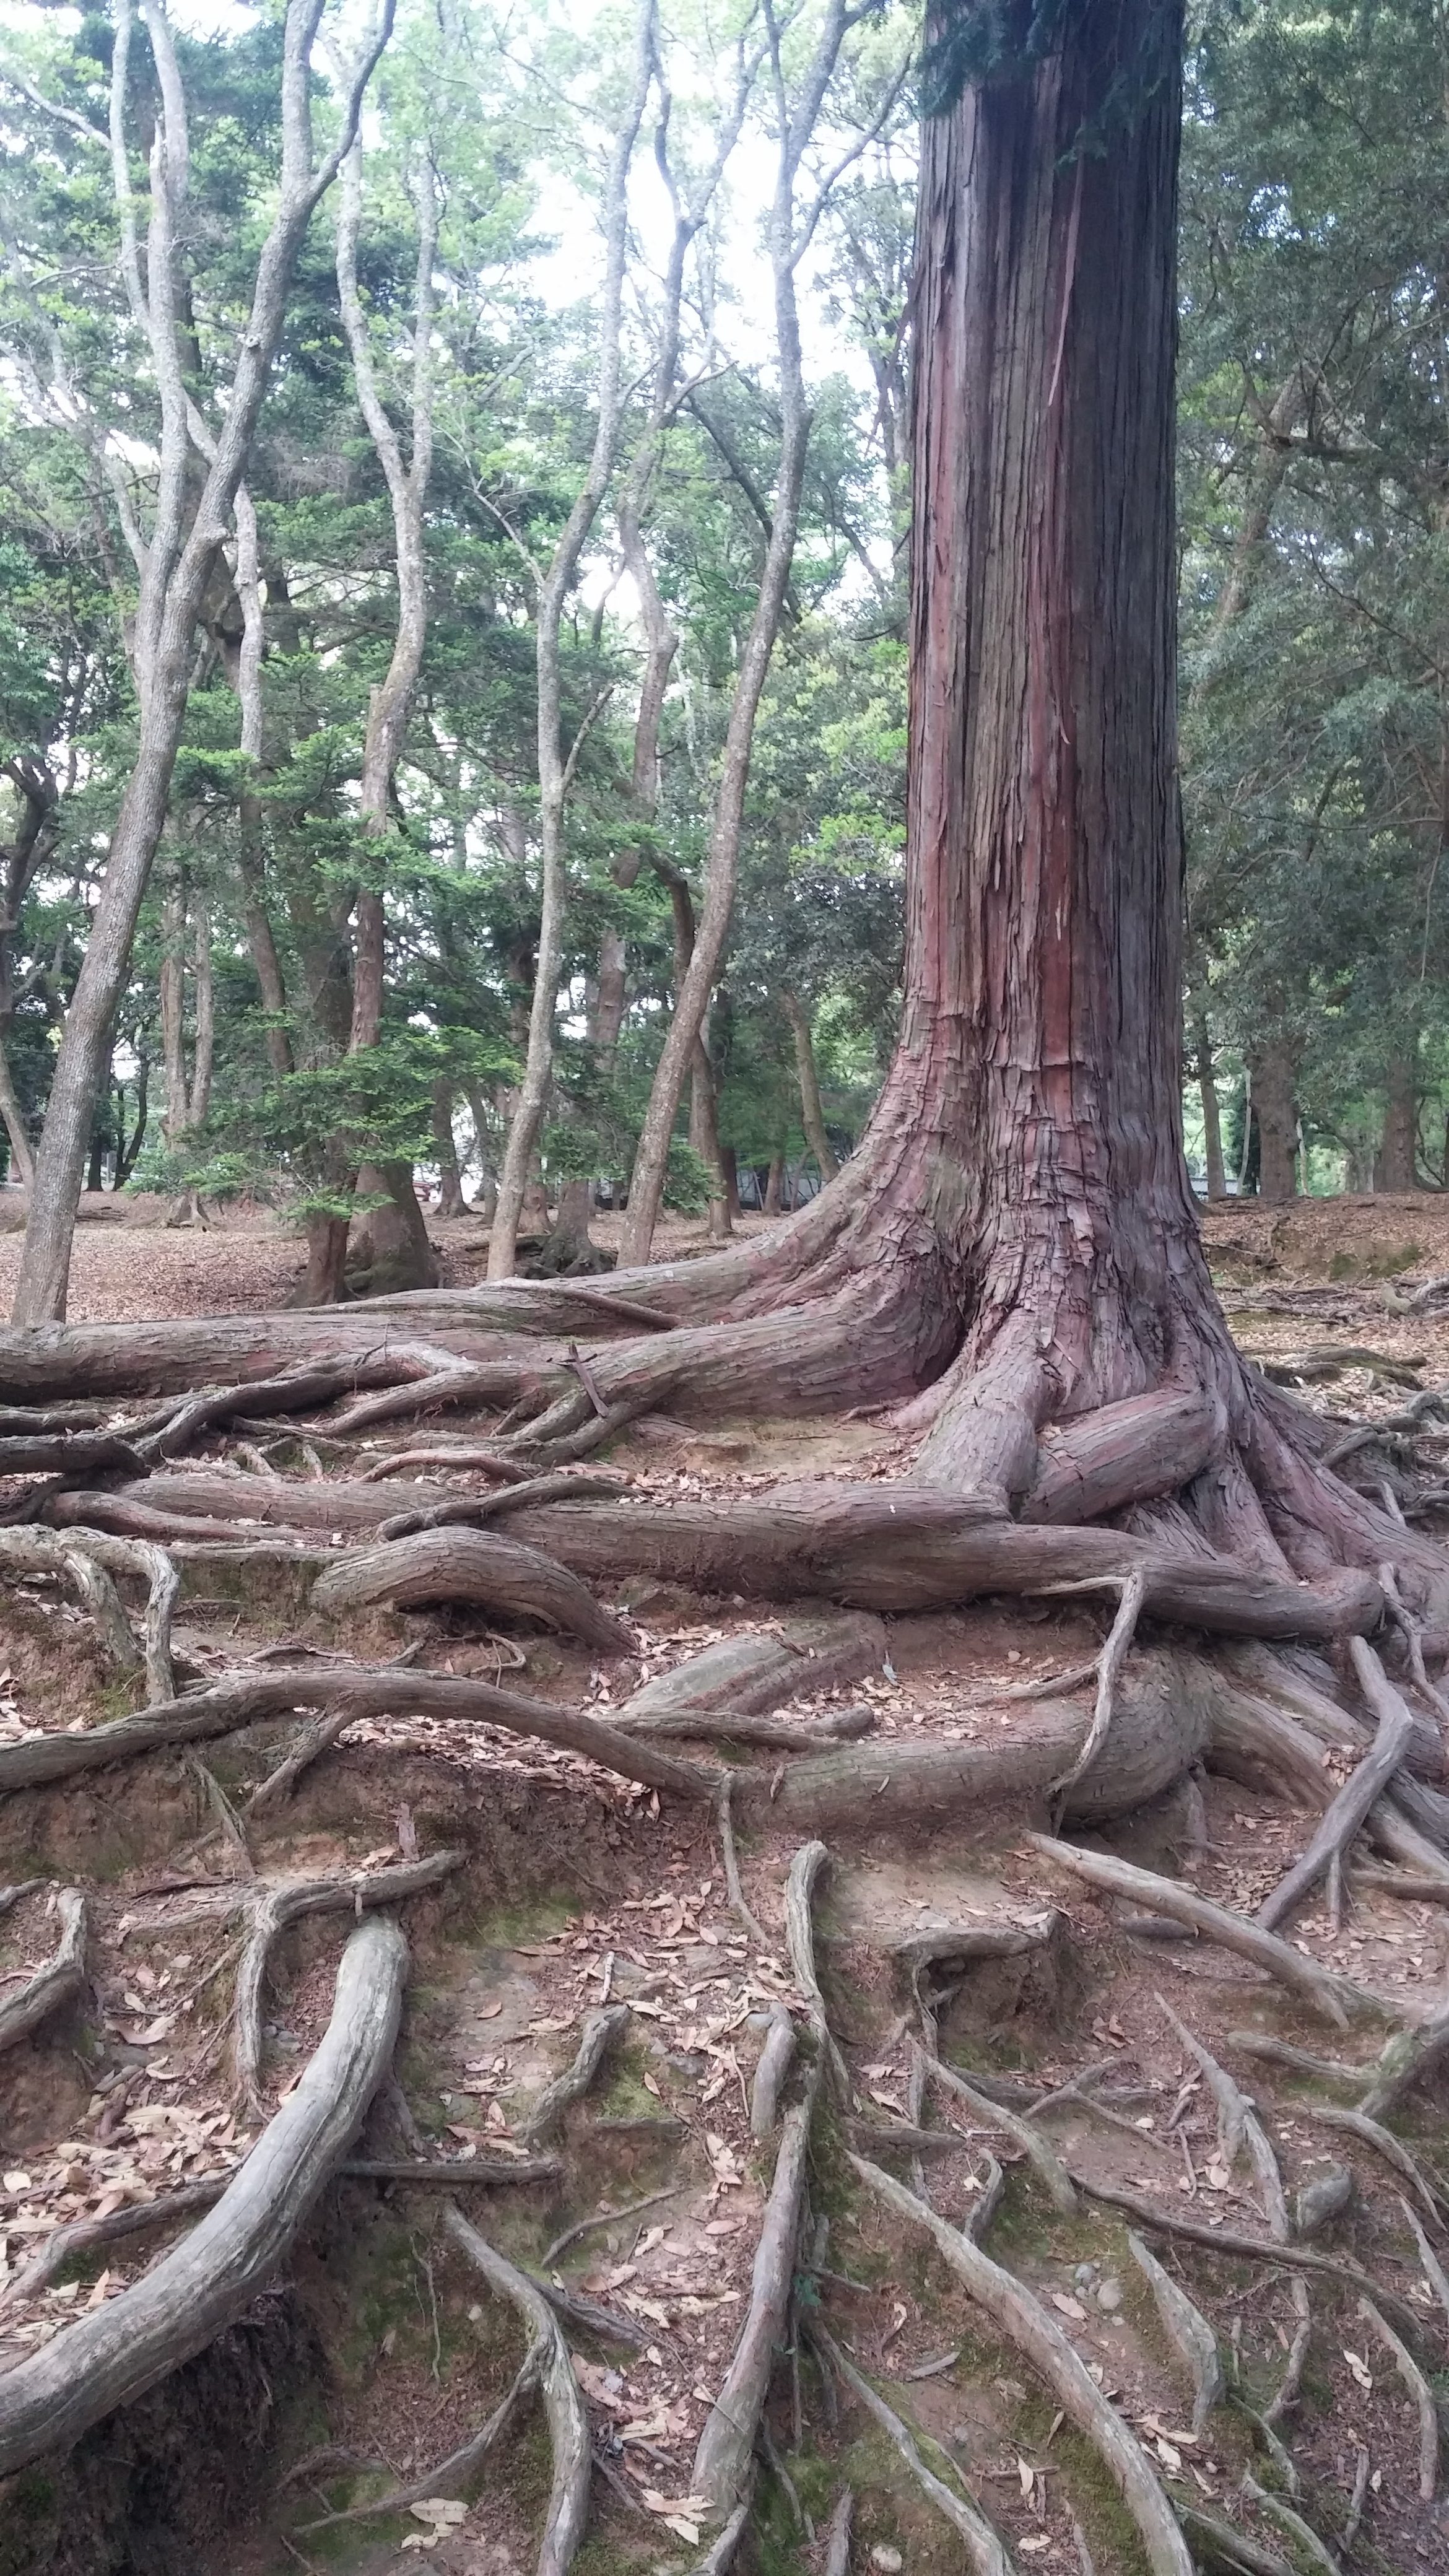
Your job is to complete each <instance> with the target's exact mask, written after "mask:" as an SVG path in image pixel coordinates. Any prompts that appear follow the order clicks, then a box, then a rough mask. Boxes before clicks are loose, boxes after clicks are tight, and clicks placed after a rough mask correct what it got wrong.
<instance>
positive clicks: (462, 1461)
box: [341, 1440, 627, 1503]
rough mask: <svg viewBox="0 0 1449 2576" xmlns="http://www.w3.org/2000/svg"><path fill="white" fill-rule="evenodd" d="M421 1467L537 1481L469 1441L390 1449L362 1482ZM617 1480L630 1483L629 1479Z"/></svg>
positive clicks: (459, 1498)
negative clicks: (466, 1469)
mask: <svg viewBox="0 0 1449 2576" xmlns="http://www.w3.org/2000/svg"><path fill="white" fill-rule="evenodd" d="M341 1447H342V1454H343V1455H344V1456H350V1455H351V1449H350V1445H349V1444H347V1443H343V1444H341ZM420 1467H447V1468H457V1467H463V1468H472V1469H476V1471H477V1472H478V1474H480V1475H483V1476H497V1477H498V1478H499V1479H500V1481H501V1482H502V1483H503V1484H505V1485H528V1484H533V1483H536V1482H537V1481H538V1480H537V1479H536V1478H534V1477H531V1476H530V1475H529V1472H528V1469H527V1468H526V1467H524V1466H522V1465H520V1463H519V1461H518V1459H516V1458H509V1457H507V1456H505V1454H504V1452H503V1451H502V1450H501V1449H479V1448H477V1447H475V1446H474V1445H473V1444H472V1443H471V1442H470V1441H467V1440H450V1441H449V1442H448V1445H447V1446H446V1448H439V1447H438V1446H437V1445H436V1444H434V1445H432V1446H429V1445H428V1443H427V1442H415V1443H414V1445H413V1447H412V1448H411V1449H393V1450H390V1451H389V1453H388V1455H387V1456H386V1457H385V1458H375V1459H374V1460H373V1462H372V1465H371V1466H370V1467H364V1468H363V1470H362V1482H363V1484H364V1485H374V1484H377V1483H378V1482H379V1481H380V1480H381V1479H382V1478H383V1477H385V1476H411V1477H413V1478H416V1476H417V1472H418V1469H419V1468H420ZM550 1481H551V1480H550ZM615 1481H619V1482H627V1479H617V1480H615ZM493 1499H494V1497H493V1496H492V1495H488V1494H483V1495H462V1494H455V1495H454V1496H453V1500H454V1502H464V1501H467V1502H476V1503H486V1502H491V1501H492V1500H493Z"/></svg>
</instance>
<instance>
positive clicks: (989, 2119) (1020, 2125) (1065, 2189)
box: [921, 2050, 1079, 2218]
mask: <svg viewBox="0 0 1449 2576" xmlns="http://www.w3.org/2000/svg"><path fill="white" fill-rule="evenodd" d="M921 2053H922V2056H923V2057H925V2059H926V2075H927V2079H928V2081H929V2082H931V2083H933V2084H936V2085H938V2086H939V2087H940V2089H941V2090H942V2091H943V2092H946V2093H951V2094H954V2095H955V2097H956V2100H957V2101H958V2102H964V2103H965V2105H966V2108H967V2110H968V2111H970V2112H972V2113H974V2115H975V2117H976V2118H977V2119H978V2120H979V2121H980V2122H981V2124H982V2127H983V2128H985V2129H987V2130H993V2129H994V2130H995V2131H996V2133H997V2135H998V2136H1005V2137H1008V2138H1011V2139H1012V2140H1013V2141H1014V2142H1015V2144H1016V2145H1017V2146H1018V2147H1020V2149H1021V2151H1022V2153H1023V2155H1025V2156H1026V2157H1027V2158H1028V2159H1029V2160H1030V2163H1031V2165H1032V2167H1033V2169H1034V2170H1035V2172H1036V2175H1037V2178H1038V2180H1039V2181H1040V2182H1041V2183H1042V2184H1043V2186H1044V2187H1045V2190H1046V2193H1047V2197H1048V2199H1049V2200H1050V2202H1051V2204H1052V2207H1053V2209H1055V2210H1056V2211H1057V2212H1058V2214H1059V2216H1061V2217H1063V2218H1075V2217H1076V2215H1077V2211H1078V2206H1079V2204H1078V2201H1077V2195H1076V2192H1075V2191H1074V2189H1073V2188H1072V2182H1071V2177H1070V2175H1069V2174H1068V2172H1067V2169H1066V2166H1065V2165H1064V2164H1063V2163H1062V2162H1061V2160H1060V2158H1059V2157H1058V2156H1057V2155H1056V2154H1055V2153H1054V2151H1053V2150H1052V2148H1051V2147H1049V2146H1048V2144H1047V2142H1046V2139H1045V2138H1044V2137H1043V2136H1042V2134H1041V2131H1040V2129H1034V2128H1033V2127H1032V2125H1031V2123H1030V2121H1029V2120H1022V2119H1018V2117H1017V2115H1016V2113H1015V2112H1014V2111H1009V2110H1007V2109H1006V2108H1005V2106H1004V2105H1003V2104H1001V2103H999V2102H992V2101H990V2100H988V2098H987V2096H986V2095H985V2094H984V2093H978V2091H977V2089H976V2087H975V2085H974V2084H968V2082H967V2080H966V2078H965V2076H964V2075H962V2074H960V2073H959V2071H958V2070H957V2068H956V2067H954V2066H947V2065H946V2064H945V2062H944V2060H943V2059H941V2058H939V2057H930V2056H927V2055H926V2052H925V2051H924V2050H923V2051H922V2052H921Z"/></svg>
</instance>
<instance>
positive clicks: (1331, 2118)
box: [1303, 2102, 1444, 2221]
mask: <svg viewBox="0 0 1449 2576" xmlns="http://www.w3.org/2000/svg"><path fill="white" fill-rule="evenodd" d="M1303 2116H1304V2117H1305V2118H1307V2119H1310V2120H1312V2121H1314V2122H1315V2123H1316V2125H1317V2126H1318V2127H1319V2128H1320V2129H1333V2130H1336V2131H1337V2133H1338V2135H1339V2136H1340V2137H1348V2138H1359V2139H1361V2140H1362V2142H1363V2144H1364V2145H1365V2146H1366V2147H1372V2149H1373V2151H1374V2154H1375V2155H1376V2156H1381V2157H1382V2158H1383V2160H1384V2163H1385V2164H1386V2165H1391V2166H1392V2168H1393V2170H1394V2172H1395V2173H1396V2174H1397V2175H1398V2176H1399V2179H1400V2181H1401V2182H1406V2183H1407V2184H1408V2186H1409V2188H1410V2190H1411V2191H1412V2192H1413V2193H1414V2194H1415V2196H1416V2198H1417V2199H1418V2201H1419V2204H1420V2206H1421V2208H1422V2209H1423V2211H1424V2213H1425V2215H1426V2216H1427V2217H1428V2218H1431V2219H1433V2220H1436V2221H1438V2220H1441V2219H1442V2217H1443V2214H1444V2213H1443V2207H1442V2203H1441V2198H1440V2195H1439V2194H1438V2193H1437V2192H1435V2191H1434V2190H1432V2189H1431V2187H1430V2185H1429V2183H1428V2181H1427V2180H1426V2178H1425V2175H1424V2172H1423V2168H1422V2167H1421V2166H1420V2165H1419V2163H1418V2162H1417V2160H1416V2159H1415V2158H1414V2157H1413V2156H1411V2155H1410V2153H1409V2150H1408V2148H1407V2147H1406V2146H1405V2144H1404V2142H1403V2140H1402V2138H1396V2137H1395V2136H1394V2134H1393V2131H1392V2130H1391V2129H1386V2128H1384V2127H1383V2126H1382V2124H1381V2123H1380V2122H1379V2121H1378V2120H1375V2119H1371V2118H1370V2117H1369V2116H1368V2114H1367V2113H1366V2112H1364V2111H1348V2110H1340V2109H1338V2108H1337V2107H1335V2106H1333V2105H1331V2104H1329V2103H1326V2102H1315V2103H1309V2104H1305V2105H1304V2110H1303Z"/></svg>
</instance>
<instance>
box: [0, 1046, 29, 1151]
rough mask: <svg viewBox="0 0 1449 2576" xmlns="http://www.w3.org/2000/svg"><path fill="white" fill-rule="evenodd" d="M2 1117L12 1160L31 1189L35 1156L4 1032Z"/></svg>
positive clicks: (0, 1067)
mask: <svg viewBox="0 0 1449 2576" xmlns="http://www.w3.org/2000/svg"><path fill="white" fill-rule="evenodd" d="M0 1118H3V1120H4V1122H5V1134H6V1137H7V1139H8V1141H9V1145H10V1160H11V1162H12V1164H13V1165H14V1167H15V1171H16V1173H17V1174H18V1176H19V1178H20V1179H21V1180H22V1181H23V1182H24V1184H25V1187H26V1188H27V1189H29V1188H30V1187H31V1186H32V1184H33V1182H34V1179H35V1158H34V1156H33V1154H32V1153H31V1150H30V1138H29V1137H28V1136H27V1134H26V1132H25V1118H24V1115H23V1112H22V1110H21V1107H20V1098H19V1094H18V1093H17V1091H16V1088H15V1080H14V1076H13V1075H12V1073H11V1071H10V1057H9V1053H8V1051H7V1049H6V1046H5V1044H4V1038H3V1034H0Z"/></svg>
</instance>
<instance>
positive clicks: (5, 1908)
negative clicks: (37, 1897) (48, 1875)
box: [0, 1878, 46, 1914]
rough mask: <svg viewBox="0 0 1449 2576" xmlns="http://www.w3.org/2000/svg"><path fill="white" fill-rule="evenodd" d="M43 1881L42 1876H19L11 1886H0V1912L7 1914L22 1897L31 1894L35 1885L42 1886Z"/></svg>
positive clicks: (35, 1887)
mask: <svg viewBox="0 0 1449 2576" xmlns="http://www.w3.org/2000/svg"><path fill="white" fill-rule="evenodd" d="M45 1883H46V1882H45V1880H44V1879H43V1878H21V1879H17V1880H16V1882H15V1884H14V1886H13V1887H0V1914H8V1913H9V1912H10V1909H11V1907H12V1906H13V1905H18V1904H19V1903H20V1901H21V1899H22V1897H26V1896H33V1895H34V1894H35V1891H36V1889H37V1887H44V1885H45Z"/></svg>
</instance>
